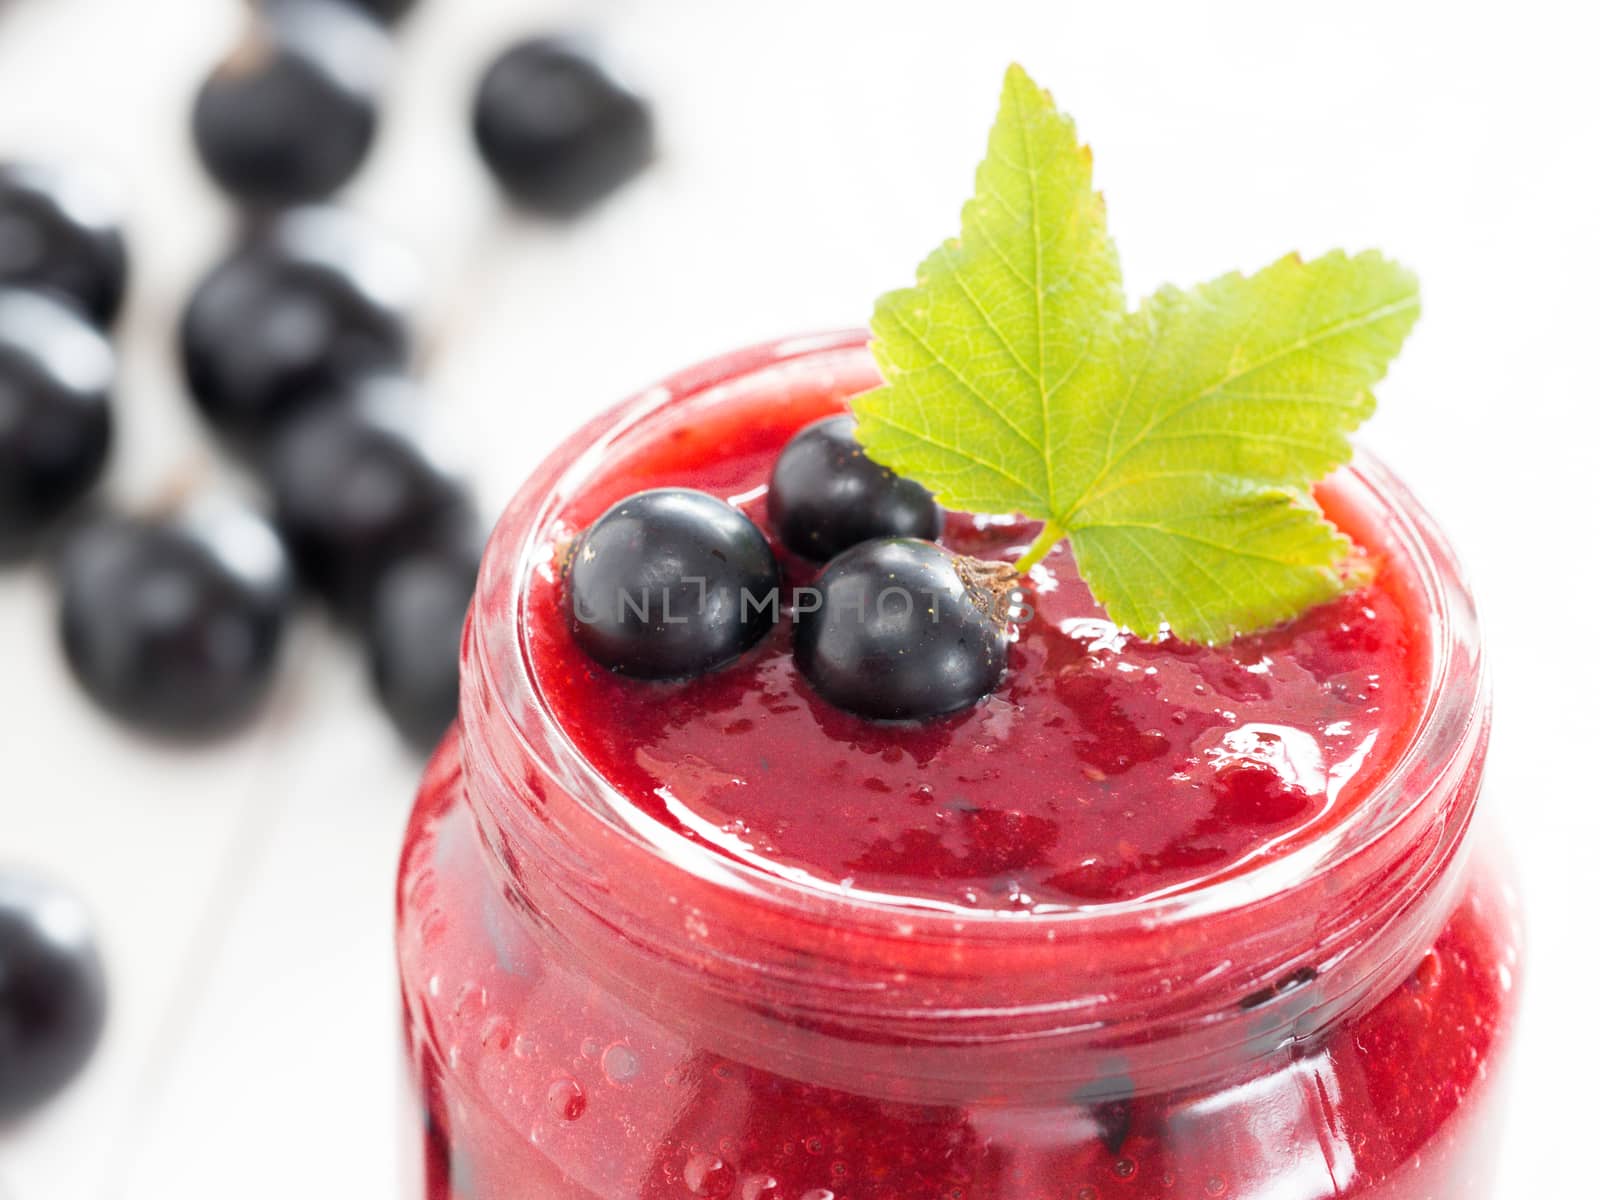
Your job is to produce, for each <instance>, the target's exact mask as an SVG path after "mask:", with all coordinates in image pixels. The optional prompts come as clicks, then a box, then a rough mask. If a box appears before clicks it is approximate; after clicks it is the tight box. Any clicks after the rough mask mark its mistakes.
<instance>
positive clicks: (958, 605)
mask: <svg viewBox="0 0 1600 1200" xmlns="http://www.w3.org/2000/svg"><path fill="white" fill-rule="evenodd" d="M995 570H996V569H995V568H992V567H991V566H990V565H988V564H983V563H977V562H974V561H972V560H968V559H961V558H957V557H956V556H955V555H953V554H951V553H950V552H949V551H947V550H945V549H943V548H942V547H940V546H936V545H934V544H933V543H932V542H924V541H918V540H915V539H912V538H883V539H880V540H878V541H873V542H862V543H861V544H860V545H858V546H855V547H854V548H852V549H850V550H846V551H845V552H844V553H843V554H841V555H840V556H839V557H838V558H836V559H834V560H833V562H831V563H829V564H828V566H827V567H826V569H824V570H823V572H822V574H821V575H820V576H819V577H818V578H817V581H816V584H815V587H814V589H813V590H809V591H808V590H802V591H801V592H800V593H799V594H798V595H797V596H796V601H795V630H794V656H795V661H796V662H797V663H798V665H799V667H800V670H801V672H802V673H803V674H804V675H805V677H806V678H807V679H808V680H810V681H811V686H812V687H814V688H816V689H817V691H818V692H819V693H820V694H821V695H822V697H823V698H824V699H825V700H827V701H828V702H829V703H831V704H834V705H836V706H837V707H839V708H842V709H845V710H847V711H849V712H853V713H856V714H857V715H858V716H863V717H874V718H878V719H881V720H903V719H918V718H922V717H933V716H938V715H939V714H941V713H949V712H956V711H958V710H960V709H963V708H968V707H970V706H972V705H973V704H976V703H977V702H978V701H979V700H981V699H983V697H985V696H987V695H988V694H989V693H990V692H992V691H994V689H995V688H996V687H997V686H999V683H1000V679H1001V677H1002V676H1003V675H1004V674H1005V669H1006V647H1007V645H1008V644H1009V639H1008V638H1007V634H1006V618H1007V614H1008V612H1009V610H1010V597H1009V594H1008V593H1009V589H1008V586H1007V584H1006V583H1005V581H1004V579H1003V572H1002V573H1000V574H998V575H997V574H996V573H995Z"/></svg>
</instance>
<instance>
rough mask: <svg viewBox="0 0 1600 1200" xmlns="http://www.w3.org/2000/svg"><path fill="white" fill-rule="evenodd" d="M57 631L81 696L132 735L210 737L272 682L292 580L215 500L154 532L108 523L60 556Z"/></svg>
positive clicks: (266, 538) (279, 560) (87, 529)
mask: <svg viewBox="0 0 1600 1200" xmlns="http://www.w3.org/2000/svg"><path fill="white" fill-rule="evenodd" d="M59 571H60V589H61V591H60V630H61V640H62V645H63V646H64V647H65V649H66V654H67V661H68V663H70V664H71V666H72V670H73V672H74V674H76V675H77V677H78V681H79V682H80V683H81V684H82V685H83V687H84V689H85V690H86V691H88V693H89V694H90V695H91V696H92V697H93V698H94V699H95V700H96V701H98V702H99V704H100V705H101V706H102V707H103V708H105V709H106V710H107V711H108V712H110V713H112V714H113V715H114V716H117V717H119V718H121V719H123V720H125V721H127V722H129V723H130V724H132V725H136V726H139V727H141V728H144V729H147V730H149V731H151V732H154V733H160V734H165V735H169V736H173V737H209V736H212V735H215V734H220V733H224V732H227V731H229V730H231V729H233V728H235V727H237V726H238V725H240V724H242V723H243V722H244V721H245V720H246V719H247V718H248V717H250V716H251V715H252V714H253V713H255V711H256V710H257V709H258V708H259V707H260V705H261V702H262V700H263V699H264V698H265V696H266V694H267V690H268V687H269V685H270V683H271V681H272V677H273V674H274V669H275V668H276V666H277V663H278V659H279V657H280V656H279V649H280V646H281V644H282V642H283V637H284V631H285V628H286V627H287V624H288V621H289V616H290V613H291V609H292V606H293V601H294V578H293V574H292V571H291V569H290V566H289V558H288V554H287V552H286V550H285V549H284V546H283V543H282V541H281V540H280V539H279V537H278V535H277V533H276V532H275V531H274V530H273V528H272V526H271V525H269V524H268V523H267V522H266V521H264V520H262V519H261V517H259V516H258V515H257V514H255V513H254V512H252V511H251V510H249V509H248V508H245V507H243V506H241V505H238V504H235V503H232V502H229V501H224V500H221V499H212V500H206V501H201V502H196V503H191V504H190V505H189V506H187V507H186V508H184V509H183V510H182V511H181V512H179V513H177V514H174V515H171V516H167V517H164V518H161V519H156V520H142V519H134V518H128V517H108V518H105V519H103V520H99V521H96V522H93V523H90V524H86V525H84V526H82V527H81V528H79V529H78V530H76V531H74V533H73V535H72V536H71V537H70V538H69V539H68V540H67V542H66V544H65V546H64V547H63V550H62V554H61V561H60V565H59Z"/></svg>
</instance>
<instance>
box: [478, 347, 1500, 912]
mask: <svg viewBox="0 0 1600 1200" xmlns="http://www.w3.org/2000/svg"><path fill="white" fill-rule="evenodd" d="M867 339H868V335H867V333H866V332H865V331H864V330H858V329H847V330H840V331H836V332H829V333H821V334H814V335H808V336H803V337H795V338H784V339H778V340H773V341H769V342H764V343H760V344H757V345H754V346H750V347H747V348H745V349H743V350H739V351H735V352H733V353H732V354H728V355H723V356H720V357H718V358H714V359H709V360H706V361H705V362H702V363H699V364H697V365H695V366H693V367H690V368H688V369H687V370H684V371H681V372H679V373H677V374H676V375H673V376H671V377H669V378H668V379H667V380H665V381H664V382H662V383H660V384H657V385H656V386H654V387H652V388H649V389H647V390H646V391H644V392H643V393H640V394H639V395H637V396H635V397H634V398H632V399H631V400H628V401H625V402H624V403H622V404H620V405H617V406H615V407H613V408H611V409H609V410H607V412H605V413H604V414H602V415H601V416H600V417H598V418H597V419H596V420H595V421H593V422H591V423H590V424H589V425H587V426H585V427H584V428H583V429H582V430H580V431H579V432H578V433H577V434H575V435H573V436H572V437H571V438H569V439H568V440H567V442H566V443H564V444H563V446H562V447H561V448H559V449H558V450H557V451H556V452H555V453H554V454H553V455H552V456H551V460H549V461H547V466H546V469H544V470H541V471H540V472H539V473H537V474H536V475H535V477H534V479H533V480H532V481H530V484H529V485H528V486H529V487H530V488H532V487H535V486H538V487H539V488H540V489H541V490H542V491H543V492H544V493H545V494H544V496H543V503H542V504H541V505H540V507H539V508H538V510H537V512H536V516H535V518H534V520H533V521H532V522H531V523H530V525H529V526H528V527H526V528H523V529H517V530H505V529H500V530H497V531H496V533H495V537H494V539H493V541H492V542H491V547H492V549H491V553H493V552H494V549H493V548H494V547H498V548H499V549H500V550H501V551H504V550H505V549H506V547H505V545H504V539H505V538H507V537H508V536H511V537H514V538H515V539H516V541H517V543H518V544H517V547H516V550H517V563H518V565H517V566H516V568H515V576H514V580H515V583H514V592H515V597H516V599H515V603H516V612H515V621H514V627H515V628H516V629H518V630H520V629H522V628H524V622H525V620H526V619H527V614H526V611H525V608H524V605H525V602H526V598H527V593H528V580H529V578H530V575H531V573H532V572H533V571H534V570H536V569H537V568H538V566H539V560H540V555H539V547H540V543H541V542H542V541H544V540H545V538H544V536H543V535H544V534H545V532H546V529H547V526H548V523H549V520H550V518H551V517H552V516H553V515H554V513H555V511H556V510H557V509H558V508H559V504H558V503H557V501H558V500H559V498H560V497H562V496H563V495H566V494H568V492H569V489H570V488H571V487H572V486H573V484H574V483H576V482H578V481H581V480H582V479H584V478H586V477H587V476H588V475H589V474H590V473H591V472H593V471H594V470H595V469H596V468H597V467H598V466H599V465H600V463H599V460H600V459H601V458H602V457H603V454H604V451H605V449H606V448H607V447H608V446H609V445H610V444H611V442H612V439H614V438H616V437H618V436H621V435H622V434H625V433H626V432H627V431H628V430H630V429H632V428H633V427H635V426H636V425H637V424H638V423H639V422H641V421H644V420H646V419H648V418H649V417H651V416H652V415H654V414H656V413H657V412H659V411H660V410H661V409H662V408H664V407H667V406H669V405H672V404H675V403H681V402H684V401H687V400H689V399H692V398H694V397H695V396H697V395H700V394H702V393H704V392H706V391H708V390H709V389H711V388H714V387H717V386H718V385H721V384H726V383H730V382H734V381H737V380H743V379H745V378H748V377H750V376H752V375H755V374H757V373H759V372H761V371H764V370H767V369H769V368H773V367H779V366H783V365H787V364H797V363H803V362H805V361H806V360H807V359H809V358H813V357H817V356H825V355H830V354H837V353H839V352H850V351H859V350H862V349H863V348H865V346H866V344H867ZM563 458H565V459H566V460H567V461H562V460H563ZM549 462H558V463H560V468H561V469H560V470H559V471H556V472H554V473H553V477H551V478H548V479H547V478H546V475H547V474H551V473H550V472H549V471H548V467H549ZM1339 480H1340V486H1341V489H1348V490H1350V491H1352V492H1356V493H1358V496H1357V503H1356V505H1355V508H1356V509H1357V510H1358V511H1361V512H1362V513H1364V514H1366V515H1369V516H1371V517H1372V518H1376V519H1381V520H1382V522H1383V524H1384V529H1383V533H1384V535H1385V537H1386V538H1388V539H1390V540H1392V542H1393V543H1394V545H1395V546H1396V547H1397V548H1398V549H1399V550H1400V552H1401V553H1402V554H1403V555H1404V557H1405V558H1406V560H1407V562H1408V566H1409V567H1410V569H1411V579H1412V580H1413V581H1414V582H1415V584H1416V586H1417V588H1418V590H1419V592H1420V595H1421V601H1420V603H1419V605H1418V612H1419V613H1420V614H1421V615H1422V616H1423V617H1424V619H1425V622H1426V628H1425V630H1424V632H1425V634H1426V637H1427V641H1428V648H1429V662H1428V682H1427V691H1426V701H1425V703H1424V705H1423V708H1422V711H1421V713H1420V714H1419V716H1418V718H1417V720H1416V722H1415V725H1414V727H1413V729H1412V732H1411V736H1410V738H1409V739H1408V742H1407V744H1406V746H1405V748H1404V749H1403V751H1402V752H1401V753H1400V754H1399V755H1398V756H1397V757H1396V758H1395V760H1394V761H1393V763H1392V764H1391V765H1390V766H1389V767H1388V768H1387V769H1386V772H1385V774H1384V776H1383V777H1382V778H1380V779H1378V780H1376V781H1374V782H1373V783H1372V784H1371V785H1370V786H1369V788H1368V789H1367V791H1366V792H1365V793H1364V794H1363V796H1362V797H1361V800H1360V802H1359V803H1357V804H1355V805H1353V806H1351V808H1350V810H1349V811H1348V812H1347V813H1345V814H1343V815H1342V816H1341V817H1340V818H1339V819H1338V820H1337V821H1335V822H1333V823H1331V824H1330V825H1329V827H1328V828H1327V829H1325V830H1322V831H1320V832H1318V833H1317V834H1316V835H1314V836H1313V837H1310V838H1308V839H1307V840H1306V841H1305V842H1304V843H1303V844H1301V845H1298V846H1295V847H1293V848H1292V849H1290V850H1289V851H1288V852H1287V853H1285V854H1283V855H1282V856H1281V857H1276V858H1273V859H1271V860H1269V861H1266V862H1261V863H1256V864H1253V865H1251V866H1249V867H1247V868H1246V869H1244V870H1241V871H1239V872H1236V873H1233V874H1230V875H1227V876H1225V877H1223V878H1220V879H1216V880H1208V881H1202V882H1200V883H1198V884H1196V885H1193V886H1189V887H1184V888H1180V889H1176V890H1174V891H1173V892H1172V893H1170V894H1168V895H1164V896H1159V897H1153V898H1152V897H1140V898H1135V899H1131V900H1120V901H1111V902H1106V903H1098V904H1089V905H1081V906H1064V905H1063V906H1041V907H1039V908H1037V909H1031V910H1028V911H1026V912H1022V913H1016V912H1009V911H1005V910H987V909H980V910H973V909H966V908H961V907H958V906H955V905H944V904H940V903H938V902H934V901H928V900H923V899H919V898H914V897H893V896H884V895H879V894H870V893H867V894H864V893H862V892H861V891H859V890H856V889H850V888H846V887H843V886H841V885H836V884H830V883H828V882H827V881H823V880H814V881H800V880H795V879H791V878H787V877H785V876H783V875H779V874H776V873H773V872H771V871H767V870H763V869H762V868H760V867H758V866H755V865H753V864H749V863H744V862H740V861H737V860H734V859H731V858H728V857H727V856H725V855H722V854H720V853H718V852H717V851H716V850H715V849H714V848H712V847H710V846H706V845H701V844H699V843H696V842H693V841H691V840H689V839H686V838H684V837H683V836H682V834H681V833H679V832H677V831H675V830H672V829H669V828H668V827H667V826H665V825H664V824H662V823H660V822H658V821H656V820H654V819H653V818H650V817H647V816H645V815H644V814H642V813H640V812H639V810H638V809H637V807H636V806H634V805H633V804H632V803H631V802H630V801H629V800H628V799H627V798H626V797H625V796H624V795H623V794H622V793H621V792H620V791H619V790H618V789H616V788H615V787H614V786H613V785H612V784H611V782H610V781H609V780H607V779H606V778H605V777H604V775H603V774H602V773H601V772H600V771H599V770H598V769H597V768H595V767H594V766H593V765H592V764H590V763H589V762H588V761H587V759H585V758H584V756H583V754H582V752H581V751H580V750H579V749H578V748H577V746H576V745H575V743H573V741H572V740H571V738H570V736H569V735H568V734H567V731H566V730H564V729H563V728H561V726H560V724H559V722H557V721H555V720H554V718H553V716H552V715H551V713H550V709H549V707H548V705H547V703H546V701H545V699H544V696H543V694H542V691H541V689H540V686H539V682H538V674H537V671H536V669H535V665H534V663H533V662H531V661H530V660H529V659H528V658H527V656H526V654H520V655H518V656H517V657H516V659H515V662H516V668H517V677H516V679H515V680H514V684H515V691H516V693H517V694H518V695H519V696H520V697H521V699H522V700H523V701H524V704H523V705H519V706H518V707H519V708H520V710H521V711H522V712H524V713H535V714H537V715H538V716H539V717H540V718H541V720H542V722H543V723H545V724H546V725H547V728H546V729H545V731H544V732H545V733H546V735H547V736H548V738H549V741H548V744H549V745H550V747H551V757H554V758H559V759H560V760H561V762H560V769H559V770H558V771H556V772H555V773H556V774H557V775H558V776H559V777H561V778H563V779H572V778H573V777H574V775H576V776H578V777H580V778H581V779H582V780H583V783H584V786H583V788H582V791H583V793H584V796H583V799H584V800H585V802H587V803H588V804H589V805H590V806H591V807H592V809H593V811H594V813H595V815H596V816H598V817H600V818H602V819H604V820H605V821H607V822H608V823H609V824H611V825H612V826H613V827H614V828H616V829H617V830H618V831H619V832H621V833H623V834H624V835H626V836H627V837H628V838H629V840H630V841H631V842H632V843H633V844H634V845H635V846H636V847H637V848H638V849H640V850H642V851H644V852H646V853H647V854H648V855H650V856H651V857H652V858H654V859H656V860H657V861H658V862H659V863H660V865H662V866H664V867H666V868H668V869H670V870H672V871H674V872H682V873H683V874H685V875H687V876H689V877H692V878H694V879H696V880H698V881H700V882H702V883H704V884H707V885H709V886H713V887H720V888H729V889H733V890H735V891H737V892H739V893H740V894H742V895H743V896H745V897H746V898H748V899H759V900H764V901H766V902H768V903H771V904H775V905H777V906H780V907H788V908H796V909H801V910H807V911H810V912H813V913H815V912H817V910H818V909H819V908H820V909H822V910H825V911H827V912H828V913H829V914H831V915H834V916H836V917H838V918H840V919H847V920H862V919H870V918H873V917H876V918H879V919H883V920H889V921H894V920H904V919H908V918H914V919H915V921H916V923H917V925H918V926H919V927H920V928H922V929H923V930H924V931H927V932H932V931H933V930H935V929H937V927H939V926H945V927H947V928H948V929H949V930H950V932H952V933H956V934H959V935H960V936H961V937H964V938H974V937H979V938H981V937H983V936H985V935H986V934H987V933H990V932H995V933H1001V934H1003V936H1005V937H1007V938H1016V937H1019V936H1037V937H1039V938H1042V939H1045V940H1054V939H1056V938H1059V937H1062V936H1068V935H1070V936H1073V937H1083V936H1089V935H1091V934H1092V933H1093V931H1095V930H1097V929H1101V928H1106V927H1111V926H1116V925H1120V924H1125V923H1127V922H1128V921H1130V920H1135V921H1138V922H1141V923H1148V922H1169V921H1179V920H1184V919H1189V918H1204V917H1206V916H1208V915H1212V914H1214V913H1216V912H1219V911H1223V910H1228V909H1234V908H1239V907H1244V906H1248V905H1251V904H1255V903H1257V902H1259V901H1262V900H1264V899H1268V898H1270V897H1272V896H1274V895H1276V894H1279V893H1281V892H1282V891H1283V890H1284V888H1285V887H1286V886H1289V885H1292V884H1293V883H1295V882H1299V881H1302V880H1304V879H1307V878H1309V877H1311V876H1313V875H1316V874H1318V873H1320V872H1325V871H1329V870H1332V869H1335V868H1336V867H1337V866H1338V865H1339V864H1340V863H1341V862H1344V861H1346V860H1348V859H1349V858H1351V857H1354V856H1356V855H1359V854H1360V853H1362V852H1363V851H1364V850H1365V849H1367V848H1369V847H1370V846H1371V845H1372V843H1373V842H1375V841H1377V840H1379V839H1381V838H1382V837H1383V836H1384V835H1385V834H1386V833H1387V832H1389V831H1390V830H1391V829H1393V828H1394V827H1395V826H1396V825H1397V824H1399V823H1401V822H1403V821H1404V820H1405V818H1406V817H1407V815H1408V814H1409V813H1410V812H1411V811H1412V810H1413V809H1414V808H1415V807H1416V806H1417V805H1419V804H1421V803H1423V802H1425V800H1426V798H1427V796H1428V795H1429V794H1430V791H1431V788H1430V787H1429V786H1427V785H1426V777H1428V776H1430V775H1436V774H1438V773H1440V772H1442V771H1444V770H1446V769H1447V768H1448V765H1449V764H1450V762H1451V761H1452V760H1454V759H1455V758H1456V757H1457V756H1458V755H1460V754H1461V753H1462V752H1464V751H1465V750H1467V749H1469V748H1470V746H1469V743H1470V728H1469V726H1470V722H1469V720H1467V717H1468V716H1469V715H1470V714H1471V712H1472V711H1474V710H1476V709H1479V708H1482V707H1486V705H1487V688H1488V680H1487V675H1486V672H1485V670H1484V668H1483V662H1482V652H1481V645H1480V640H1479V633H1478V625H1477V617H1476V613H1475V609H1474V606H1473V602H1472V599H1471V596H1470V593H1469V592H1468V590H1467V587H1466V585H1465V581H1464V576H1463V573H1462V570H1461V567H1460V565H1459V562H1458V560H1457V559H1456V556H1455V554H1454V552H1453V551H1452V550H1451V548H1450V546H1449V544H1448V542H1447V541H1446V540H1445V538H1444V536H1443V534H1442V533H1441V532H1440V530H1439V529H1438V527H1437V526H1436V525H1435V523H1434V522H1433V519H1432V518H1431V517H1430V516H1429V515H1428V514H1427V513H1426V511H1425V510H1424V509H1423V508H1422V507H1421V505H1420V504H1419V503H1418V502H1417V500H1416V499H1415V497H1414V496H1413V495H1412V493H1411V492H1410V490H1409V489H1408V488H1407V487H1406V486H1405V485H1404V484H1403V483H1402V482H1401V481H1400V480H1399V479H1398V478H1397V477H1396V476H1395V475H1394V474H1393V473H1392V472H1390V471H1389V469H1388V468H1387V467H1385V466H1384V465H1383V464H1382V463H1381V462H1380V461H1379V460H1378V459H1376V458H1375V457H1374V456H1373V455H1371V454H1370V453H1369V452H1367V451H1365V450H1364V449H1362V448H1360V447H1358V448H1357V450H1356V453H1355V457H1354V460H1353V462H1352V464H1351V465H1350V466H1349V467H1347V468H1344V469H1343V470H1341V471H1340V472H1339ZM482 618H483V619H491V620H492V619H493V617H492V615H491V614H482ZM507 682H511V681H507ZM520 732H521V731H520V730H519V733H520ZM541 740H543V739H541ZM522 741H523V744H524V747H525V748H526V751H527V753H528V755H529V757H530V758H532V759H534V760H535V761H538V760H539V759H540V758H541V757H542V756H541V754H540V752H539V750H538V749H537V748H536V747H535V746H534V745H533V744H531V743H530V742H529V741H528V740H527V739H526V738H523V739H522ZM546 765H547V766H550V765H553V764H546ZM1024 930H1027V931H1031V932H1029V933H1024Z"/></svg>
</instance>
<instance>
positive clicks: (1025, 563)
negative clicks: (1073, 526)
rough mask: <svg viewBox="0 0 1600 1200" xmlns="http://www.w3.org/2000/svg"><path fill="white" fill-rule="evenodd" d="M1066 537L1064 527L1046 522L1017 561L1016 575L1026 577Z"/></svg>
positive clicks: (1052, 522) (1053, 522)
mask: <svg viewBox="0 0 1600 1200" xmlns="http://www.w3.org/2000/svg"><path fill="white" fill-rule="evenodd" d="M1066 536H1067V530H1066V527H1065V526H1063V525H1059V524H1057V523H1056V522H1055V521H1046V522H1045V523H1044V528H1043V529H1041V530H1039V536H1038V537H1036V538H1034V539H1033V545H1031V546H1029V547H1028V551H1027V553H1026V554H1024V555H1023V556H1022V557H1021V558H1019V559H1017V574H1018V575H1026V574H1027V573H1028V572H1029V571H1031V570H1032V569H1033V568H1034V567H1036V566H1038V565H1039V564H1040V563H1041V562H1043V561H1044V556H1045V555H1047V554H1049V553H1050V551H1052V550H1054V549H1055V548H1056V543H1057V542H1059V541H1060V540H1061V539H1062V538H1064V537H1066Z"/></svg>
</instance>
